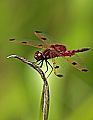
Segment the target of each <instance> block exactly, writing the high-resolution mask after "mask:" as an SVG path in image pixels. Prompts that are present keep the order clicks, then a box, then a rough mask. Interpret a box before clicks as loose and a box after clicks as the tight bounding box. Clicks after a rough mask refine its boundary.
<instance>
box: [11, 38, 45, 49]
mask: <svg viewBox="0 0 93 120" xmlns="http://www.w3.org/2000/svg"><path fill="white" fill-rule="evenodd" d="M10 42H13V43H16V44H20V45H28V46H33V47H36V48H44V45H43V44H35V43H34V42H31V41H16V40H15V39H10Z"/></svg>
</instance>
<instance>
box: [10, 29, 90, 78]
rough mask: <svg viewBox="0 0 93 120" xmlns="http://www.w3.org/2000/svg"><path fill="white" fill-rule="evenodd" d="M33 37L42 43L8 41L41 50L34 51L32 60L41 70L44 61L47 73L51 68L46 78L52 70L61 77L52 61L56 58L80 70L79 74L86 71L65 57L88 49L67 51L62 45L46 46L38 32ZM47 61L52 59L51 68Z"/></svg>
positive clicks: (44, 39) (43, 38)
mask: <svg viewBox="0 0 93 120" xmlns="http://www.w3.org/2000/svg"><path fill="white" fill-rule="evenodd" d="M34 35H35V36H36V37H37V38H38V39H39V40H40V41H41V42H42V44H35V43H33V42H30V41H20V42H18V41H16V40H15V39H10V41H13V42H15V43H18V44H22V45H28V46H33V47H36V48H42V49H43V51H36V52H35V54H34V58H35V59H36V63H37V65H40V67H41V68H42V66H43V62H44V61H45V62H46V68H47V70H46V72H47V71H48V65H49V66H50V67H51V68H52V69H51V72H50V73H49V75H48V77H49V76H50V74H51V73H52V71H53V70H54V74H55V75H56V76H58V77H63V75H62V74H58V73H57V69H58V68H59V66H58V65H56V62H55V59H54V58H56V57H62V58H64V59H65V60H66V61H67V62H69V63H70V64H71V65H72V66H73V67H75V68H76V69H78V70H80V71H81V72H87V71H88V69H87V68H84V67H82V66H81V65H80V64H79V63H77V62H75V61H72V60H70V59H68V58H67V57H66V56H69V57H71V56H74V55H75V54H76V53H79V52H85V51H87V50H90V48H81V49H74V50H67V49H66V46H65V45H63V44H48V43H47V38H46V36H45V35H44V34H43V33H42V32H40V31H35V32H34ZM48 59H52V62H53V66H52V65H51V64H50V63H49V61H48ZM46 72H45V73H46Z"/></svg>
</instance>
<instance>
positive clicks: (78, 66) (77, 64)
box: [63, 57, 88, 72]
mask: <svg viewBox="0 0 93 120" xmlns="http://www.w3.org/2000/svg"><path fill="white" fill-rule="evenodd" d="M63 58H64V59H65V60H66V61H67V62H69V63H70V64H71V65H72V66H73V67H74V68H76V69H78V70H79V71H81V72H87V71H88V69H87V68H85V67H82V66H81V65H80V64H79V63H78V62H76V61H73V60H70V59H68V58H66V57H63Z"/></svg>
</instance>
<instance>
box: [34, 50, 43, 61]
mask: <svg viewBox="0 0 93 120" xmlns="http://www.w3.org/2000/svg"><path fill="white" fill-rule="evenodd" d="M34 58H35V59H36V60H37V61H39V60H42V59H43V55H42V52H40V51H37V52H35V54H34Z"/></svg>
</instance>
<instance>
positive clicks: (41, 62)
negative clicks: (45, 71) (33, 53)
mask: <svg viewBox="0 0 93 120" xmlns="http://www.w3.org/2000/svg"><path fill="white" fill-rule="evenodd" d="M43 61H44V60H41V61H40V62H39V63H37V62H36V64H37V65H40V64H41V65H40V68H42V66H43Z"/></svg>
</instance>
